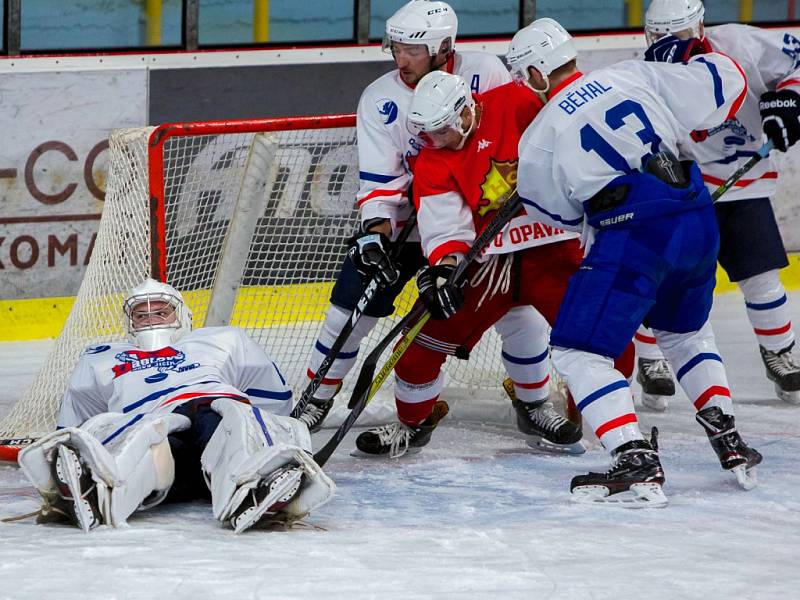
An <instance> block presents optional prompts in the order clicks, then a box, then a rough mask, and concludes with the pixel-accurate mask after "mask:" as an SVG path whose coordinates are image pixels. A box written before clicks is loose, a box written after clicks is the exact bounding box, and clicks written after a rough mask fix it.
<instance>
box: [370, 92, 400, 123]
mask: <svg viewBox="0 0 800 600" xmlns="http://www.w3.org/2000/svg"><path fill="white" fill-rule="evenodd" d="M375 106H376V107H377V109H378V114H379V115H381V117H383V124H384V125H391V124H392V123H394V122H395V121H396V120H397V113H398V112H399V109H398V108H397V103H396V102H395V101H394V100H389V99H388V98H381V99H380V100H378V101H377V102H376V103H375Z"/></svg>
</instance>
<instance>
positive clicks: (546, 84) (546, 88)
mask: <svg viewBox="0 0 800 600" xmlns="http://www.w3.org/2000/svg"><path fill="white" fill-rule="evenodd" d="M539 74H540V75H541V76H542V78H543V79H544V88H543V89H541V90H540V89H537V88H535V87H533V86H532V85H531V78H530V76H529V77H528V78H527V79H526V80H525V85H527V86H528V87H529V88H531V89H532V90H533V91H534V92H536V93H537V94H542V95H544V94H546V93H547V92H549V91H550V78H549V77H548V76H547V75H545V74H544V73H542V72H541V71H539Z"/></svg>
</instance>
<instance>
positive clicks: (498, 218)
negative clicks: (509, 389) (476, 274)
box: [314, 190, 522, 466]
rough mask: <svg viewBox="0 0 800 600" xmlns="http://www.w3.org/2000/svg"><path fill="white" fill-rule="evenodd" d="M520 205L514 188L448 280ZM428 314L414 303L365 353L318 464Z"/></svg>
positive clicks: (318, 455) (456, 276) (452, 278)
mask: <svg viewBox="0 0 800 600" xmlns="http://www.w3.org/2000/svg"><path fill="white" fill-rule="evenodd" d="M521 205H522V199H521V198H520V197H519V194H517V192H516V190H514V191H513V192H512V193H511V195H510V197H509V198H508V200H507V201H506V202H505V204H503V206H502V207H501V208H500V210H499V211H498V212H497V214H496V215H495V217H494V218H493V219H492V220H491V222H490V223H489V224H488V225H487V226H486V228H485V229H484V230H483V231H482V232H481V234H480V235H479V236H478V237H477V238H476V239H475V241H474V242H473V244H472V246H471V247H470V249H469V251H467V254H466V256H465V257H464V260H462V261H461V263H459V265H458V267H457V268H456V270H455V271H454V272H453V273H452V274H451V276H450V282H457V283H461V282H462V279H463V277H464V273H465V272H466V270H467V267H469V266H470V265H471V264H472V262H473V261H474V260H475V259H476V258H478V256H480V255H481V254H482V253H483V250H484V248H486V246H488V245H489V244H490V243H491V241H492V239H494V237H495V236H496V235H497V234H498V233H500V232H501V231H502V230H503V228H504V227H505V226H506V225H507V224H508V222H509V221H510V220H511V219H512V217H513V216H514V215H515V214H516V213H517V211H518V210H519V207H520V206H521ZM430 316H431V315H430V313H429V312H428V311H426V310H425V307H424V306H423V305H422V304H417V305H416V306H415V307H414V309H413V310H412V311H411V312H409V313H408V314H407V315H406V316H405V317H404V318H403V319H402V320H401V321H400V322H399V323H398V324H397V325H395V326H394V327H393V328H392V330H391V331H390V332H389V334H388V335H387V336H386V337H385V338H383V340H381V342H380V343H379V344H378V345H377V346H376V347H375V348H374V349H373V350H372V352H370V353H369V356H367V358H366V359H365V360H364V364H363V365H362V367H361V372H360V373H359V374H358V380H357V381H356V385H355V388H354V389H353V394H352V395H351V397H350V402H349V404H348V406H349V407H350V409H351V410H350V413H349V414H348V415H347V418H345V420H344V421H343V422H342V424H341V425H340V426H339V428H338V429H337V430H336V431H335V432H334V434H333V436H332V437H331V439H330V440H328V442H327V443H326V444H325V445H324V446H323V447H322V448H320V449H319V450H318V451H317V452H316V453H315V454H314V460H315V461H316V462H317V464H318V465H320V466H322V465H324V464H325V463H326V462H328V459H329V458H330V457H331V455H332V454H333V452H334V450H336V448H337V447H338V446H339V444H340V443H341V441H342V440H343V439H344V437H345V436H346V435H347V433H348V432H349V431H350V429H351V428H352V426H353V424H354V423H355V422H356V420H357V419H358V417H359V416H360V415H361V413H362V412H363V411H364V408H365V407H366V406H367V404H369V401H370V400H372V398H373V397H374V396H375V394H376V393H377V392H378V390H379V389H380V388H381V386H382V385H383V383H384V382H385V381H386V379H387V378H388V377H389V374H390V373H391V372H392V370H393V369H394V367H395V365H396V364H397V362H398V361H399V360H400V358H401V357H402V356H403V354H404V353H405V351H406V350H407V349H408V347H409V346H410V345H411V343H412V342H413V341H414V338H416V337H417V334H418V333H419V332H420V330H421V329H422V327H423V326H424V325H425V323H427V322H428V319H430ZM415 319H418V320H417V322H416V323H414V326H413V327H412V328H411V329H410V330H409V331H408V333H406V335H405V336H403V339H402V340H400V342H399V343H398V345H397V347H396V348H395V349H394V352H392V354H391V356H390V357H389V358H388V359H387V360H386V362H385V363H384V365H383V366H382V367H381V370H380V371H378V375H377V376H376V377H375V380H374V381H373V380H372V377H373V374H374V373H375V367H376V366H377V364H378V359H379V358H380V356H381V354H382V353H383V351H384V350H385V349H386V347H387V346H388V345H389V344H390V343H391V342H392V340H393V339H394V338H395V336H396V335H397V334H398V333H400V331H401V330H402V329H403V328H404V327H405V326H406V325H407V324H408V323H410V322H412V321H414V320H415Z"/></svg>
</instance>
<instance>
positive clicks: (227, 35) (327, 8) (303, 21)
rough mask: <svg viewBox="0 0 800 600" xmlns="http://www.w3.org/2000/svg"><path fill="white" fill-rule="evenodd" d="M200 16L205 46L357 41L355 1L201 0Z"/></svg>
mask: <svg viewBox="0 0 800 600" xmlns="http://www.w3.org/2000/svg"><path fill="white" fill-rule="evenodd" d="M199 12H200V14H199V21H200V23H199V43H200V45H201V46H208V45H228V44H231V45H235V44H251V43H266V42H275V43H281V42H317V41H347V40H352V39H354V32H355V2H353V0H313V2H309V1H303V0H300V1H298V0H200V10H199Z"/></svg>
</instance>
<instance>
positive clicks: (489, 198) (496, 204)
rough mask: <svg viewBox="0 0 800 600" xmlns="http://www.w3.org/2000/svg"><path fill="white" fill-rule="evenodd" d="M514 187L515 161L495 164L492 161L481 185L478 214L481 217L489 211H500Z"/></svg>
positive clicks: (515, 180) (495, 162)
mask: <svg viewBox="0 0 800 600" xmlns="http://www.w3.org/2000/svg"><path fill="white" fill-rule="evenodd" d="M516 187H517V161H516V160H515V161H512V162H497V161H495V160H494V159H492V165H491V166H490V167H489V171H488V172H487V173H486V177H484V178H483V183H482V184H481V190H483V195H482V196H481V199H480V200H478V214H479V215H480V216H482V217H483V216H485V215H486V213H488V212H489V211H490V210H500V207H502V206H503V204H505V201H506V200H507V199H508V197H509V196H510V195H511V192H513V191H514V190H515V189H516Z"/></svg>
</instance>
